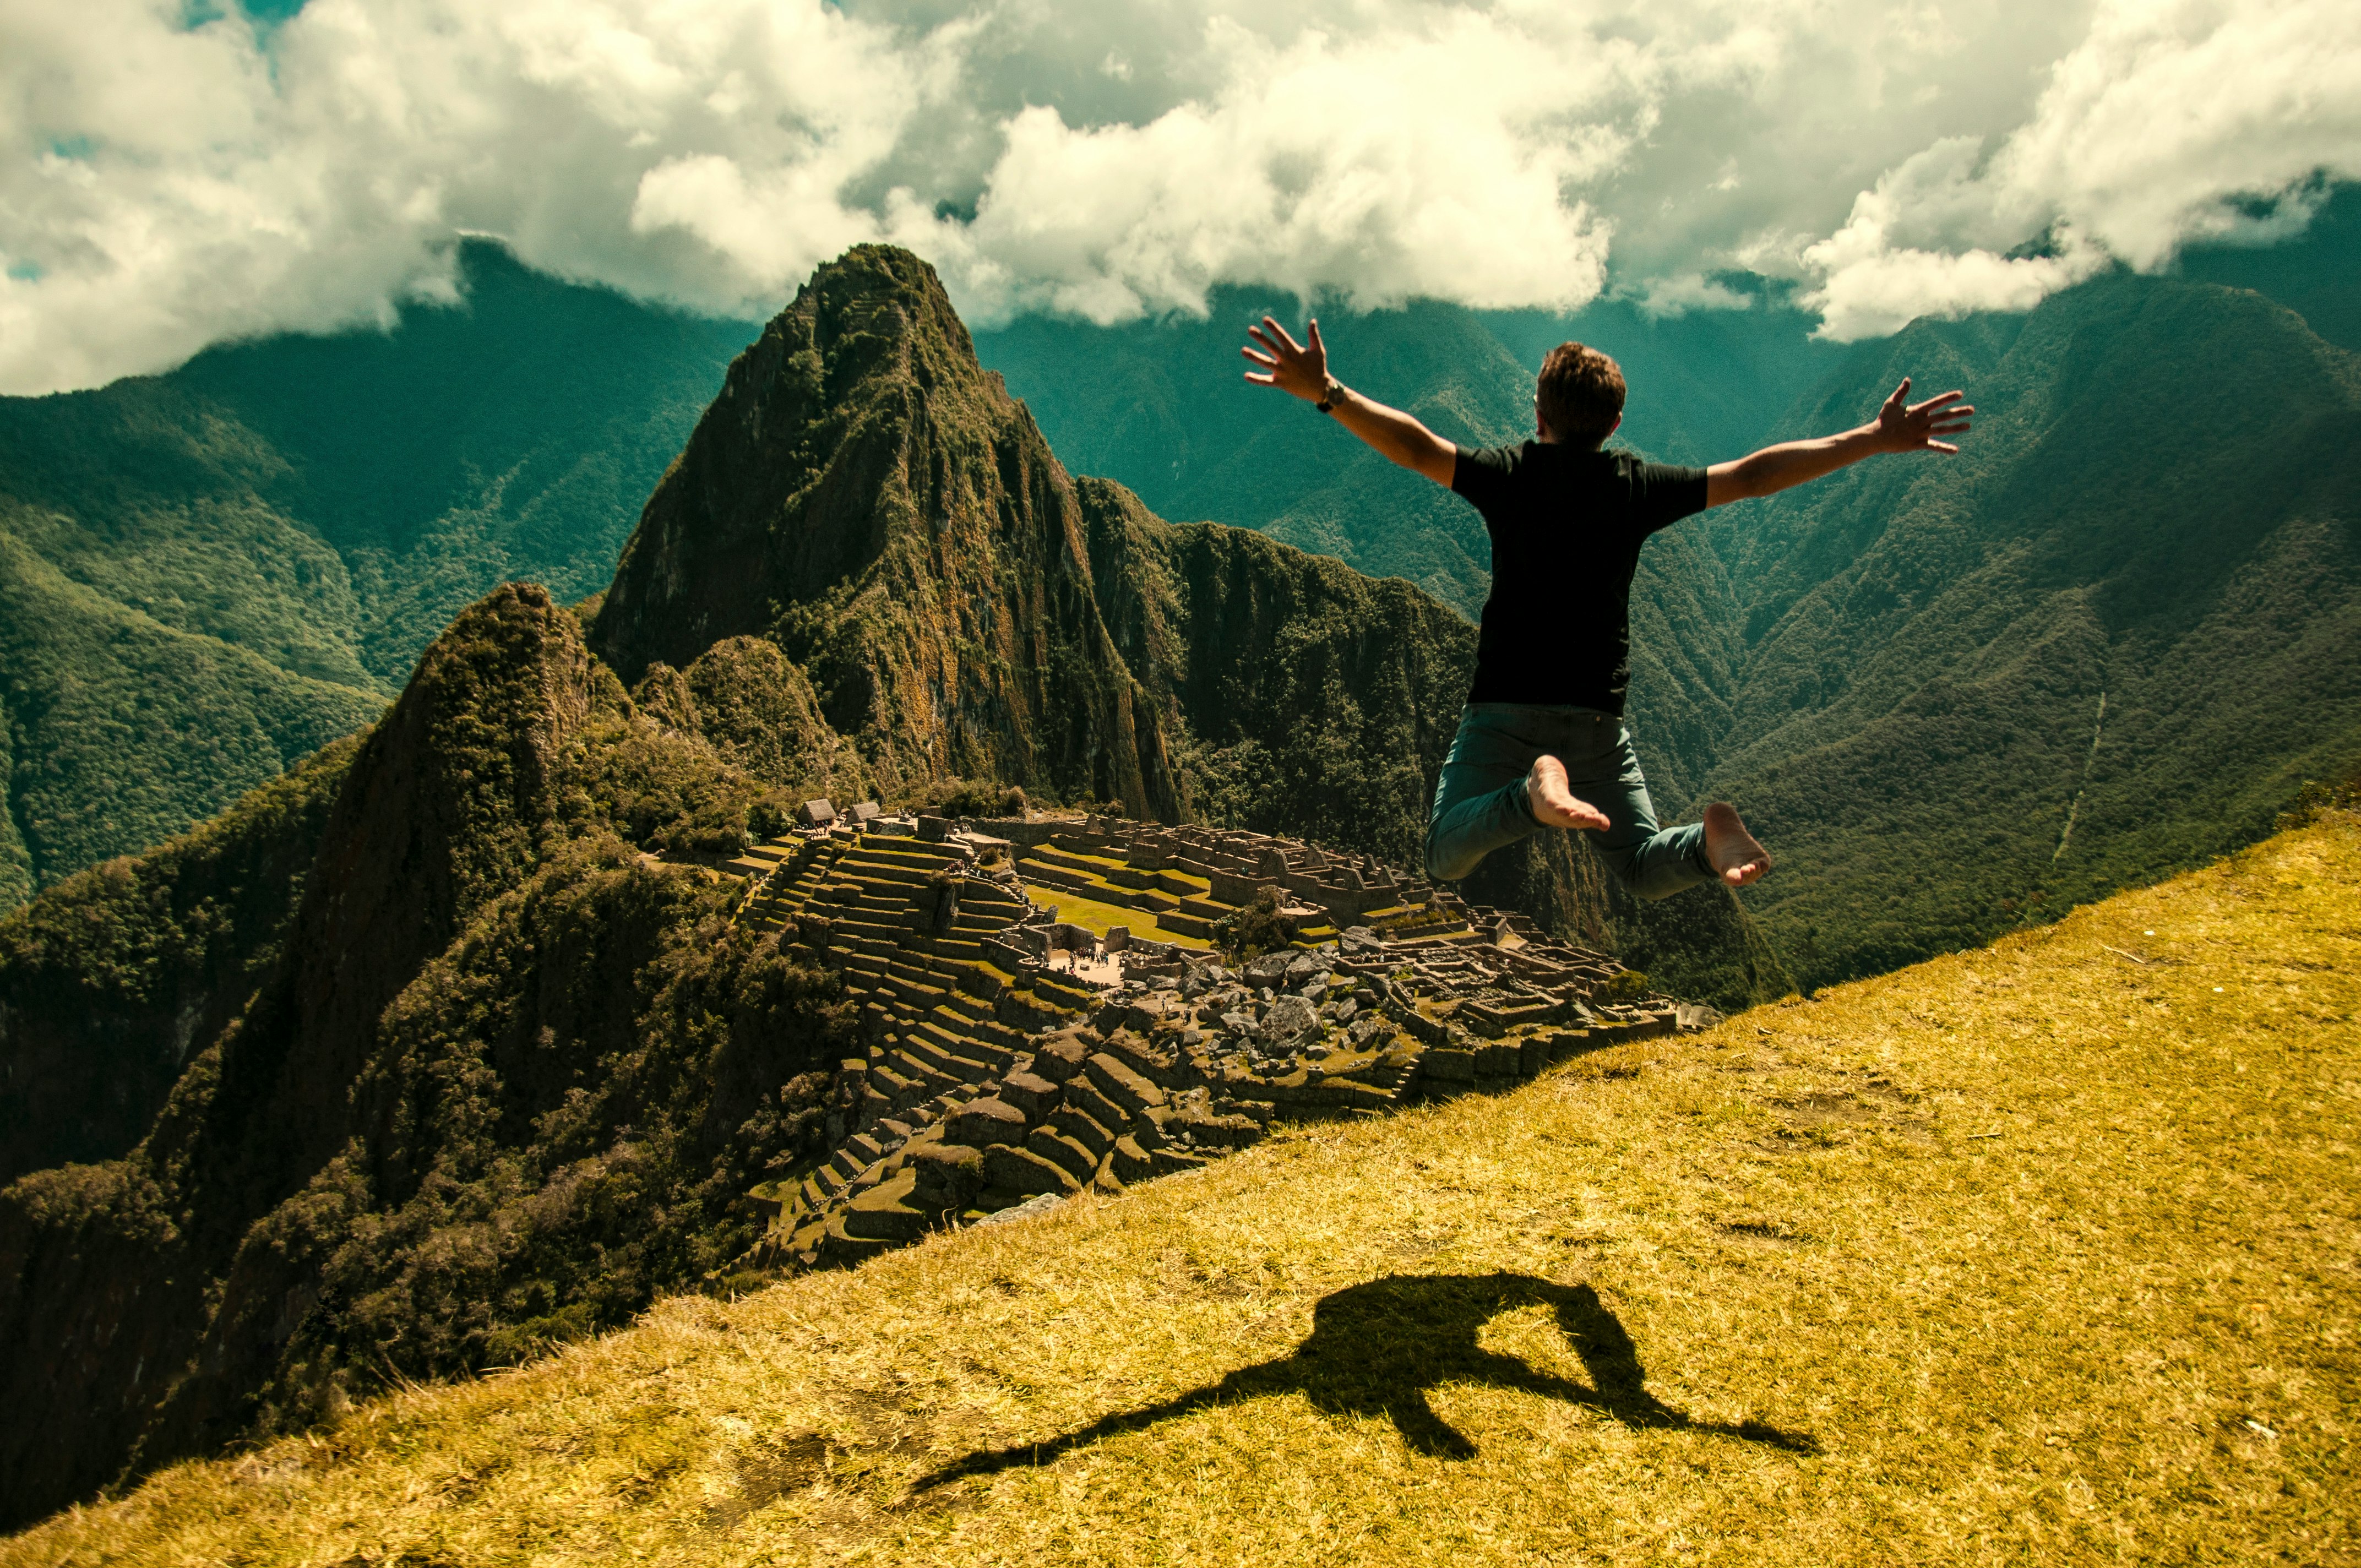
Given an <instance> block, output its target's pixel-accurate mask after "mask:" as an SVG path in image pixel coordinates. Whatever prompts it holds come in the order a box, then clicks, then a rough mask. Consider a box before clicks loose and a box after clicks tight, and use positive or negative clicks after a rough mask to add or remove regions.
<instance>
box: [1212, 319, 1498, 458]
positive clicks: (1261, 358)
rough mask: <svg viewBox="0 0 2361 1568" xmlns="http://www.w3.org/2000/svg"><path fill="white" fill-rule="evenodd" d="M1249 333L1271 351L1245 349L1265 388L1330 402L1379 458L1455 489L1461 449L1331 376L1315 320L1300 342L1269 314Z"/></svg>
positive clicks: (1252, 376) (1253, 376) (1252, 375)
mask: <svg viewBox="0 0 2361 1568" xmlns="http://www.w3.org/2000/svg"><path fill="white" fill-rule="evenodd" d="M1246 331H1247V332H1248V333H1249V334H1252V335H1253V337H1254V339H1255V341H1256V342H1257V343H1259V344H1261V345H1263V347H1264V348H1265V349H1267V350H1268V353H1257V352H1256V351H1255V350H1254V349H1253V348H1250V347H1249V348H1246V349H1242V350H1240V352H1241V353H1243V354H1244V355H1245V356H1246V357H1247V358H1248V359H1251V360H1253V361H1254V362H1255V363H1256V364H1257V365H1259V366H1262V367H1263V368H1262V369H1261V370H1259V371H1257V370H1249V371H1247V372H1246V379H1247V380H1249V381H1252V382H1254V383H1255V384H1256V385H1257V386H1260V387H1277V388H1278V389H1279V390H1280V391H1282V392H1285V393H1287V394H1288V395H1289V396H1290V397H1296V398H1301V399H1302V400H1304V401H1305V402H1307V403H1312V404H1315V405H1317V404H1319V403H1323V402H1325V403H1326V404H1327V405H1328V412H1329V415H1330V417H1331V418H1333V419H1334V420H1335V422H1337V423H1338V424H1341V425H1343V426H1344V427H1345V429H1346V430H1349V431H1351V432H1352V433H1354V434H1355V435H1356V436H1358V437H1360V439H1361V440H1362V441H1363V442H1365V443H1367V445H1368V446H1369V448H1370V449H1371V450H1372V451H1374V452H1376V453H1377V454H1378V455H1379V456H1381V457H1383V458H1385V459H1386V460H1387V461H1388V462H1389V463H1395V464H1399V465H1400V466H1402V467H1404V468H1408V469H1410V470H1411V472H1413V473H1418V474H1423V475H1425V476H1426V477H1428V478H1430V479H1432V480H1433V481H1434V482H1435V483H1436V484H1438V485H1441V486H1444V488H1449V487H1450V484H1451V480H1452V477H1453V475H1454V474H1455V472H1456V470H1457V467H1458V463H1459V449H1458V448H1457V447H1456V446H1454V445H1453V444H1451V443H1450V442H1448V441H1445V440H1444V439H1443V437H1441V436H1439V435H1437V434H1435V433H1434V432H1433V431H1431V430H1429V429H1427V428H1426V426H1425V425H1423V424H1421V423H1420V422H1418V421H1417V420H1416V419H1415V418H1413V417H1412V416H1411V415H1409V414H1406V413H1404V412H1402V411H1401V410H1400V409H1392V408H1388V407H1387V406H1386V405H1385V404H1383V403H1380V402H1378V401H1375V400H1372V399H1369V398H1365V397H1363V396H1361V394H1360V393H1358V392H1356V391H1354V390H1353V389H1351V388H1349V387H1346V386H1345V384H1344V383H1343V382H1341V381H1339V380H1337V379H1335V378H1334V377H1332V376H1330V375H1329V374H1328V348H1327V345H1325V344H1323V343H1322V342H1321V341H1320V323H1318V322H1316V321H1315V322H1313V323H1312V326H1311V330H1310V332H1309V333H1308V334H1307V335H1308V336H1309V337H1310V338H1311V340H1312V341H1311V342H1309V343H1298V342H1296V341H1295V339H1294V337H1293V336H1291V335H1290V334H1289V332H1288V330H1287V329H1286V328H1285V327H1283V326H1281V325H1279V323H1277V322H1276V321H1273V320H1272V319H1271V318H1270V317H1268V316H1265V317H1263V318H1262V325H1261V326H1258V327H1248V328H1247V329H1246Z"/></svg>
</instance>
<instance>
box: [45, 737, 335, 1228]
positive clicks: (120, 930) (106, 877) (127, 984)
mask: <svg viewBox="0 0 2361 1568" xmlns="http://www.w3.org/2000/svg"><path fill="white" fill-rule="evenodd" d="M358 746H359V742H358V741H357V740H347V741H341V742H339V743H337V744H336V745H334V746H331V747H329V748H328V749H327V750H326V751H323V752H322V753H321V754H320V755H318V756H316V757H314V758H313V759H312V760H311V761H310V762H306V763H304V764H303V765H302V766H300V767H298V768H296V769H294V770H293V771H291V772H290V773H287V774H285V775H284V776H283V777H280V778H277V779H273V780H272V781H271V782H270V783H269V784H264V785H262V786H261V787H260V788H258V789H256V790H253V791H251V792H250V793H248V794H247V795H245V796H244V797H242V798H241V799H240V800H239V801H238V802H237V803H236V805H235V806H231V807H230V809H229V810H227V811H225V812H224V813H223V814H222V815H221V816H220V817H216V818H215V819H214V820H213V821H211V822H208V823H205V824H203V826H201V827H199V828H194V829H192V831H190V832H188V833H185V834H183V835H181V837H180V838H178V839H172V840H171V841H170V842H168V843H166V844H163V845H161V846H159V848H158V849H157V850H154V851H153V852H152V853H150V854H148V855H145V856H142V857H140V858H138V859H136V860H135V859H132V858H129V857H126V858H124V859H121V860H115V861H106V862H105V863H104V864H103V865H98V866H93V868H91V869H90V870H89V871H86V872H82V873H81V874H80V875H78V876H74V877H71V878H69V879H67V880H66V881H65V882H64V883H60V885H59V886H57V887H55V888H52V889H51V890H50V891H49V894H48V895H47V896H45V897H43V898H41V899H39V900H38V901H37V902H36V903H34V904H33V905H32V906H31V907H30V908H29V909H27V911H25V912H24V914H23V915H22V916H19V917H18V918H16V919H14V920H10V921H7V922H6V923H5V924H0V1183H5V1182H7V1181H11V1180H14V1179H16V1177H18V1176H21V1175H23V1174H24V1173H25V1172H27V1171H28V1170H41V1169H45V1168H48V1167H49V1166H53V1165H63V1164H66V1163H67V1162H69V1161H75V1162H81V1163H90V1162H93V1161H97V1160H106V1159H114V1158H117V1157H120V1156H122V1155H125V1154H126V1153H128V1152H130V1150H131V1148H132V1146H134V1145H136V1144H137V1143H138V1142H139V1140H140V1138H141V1137H142V1136H143V1135H145V1134H146V1133H147V1131H148V1124H150V1123H151V1122H153V1121H154V1120H155V1117H156V1113H157V1111H158V1110H159V1109H160V1108H161V1107H162V1105H163V1102H164V1097H165V1095H166V1094H168V1093H169V1092H170V1091H171V1088H172V1084H173V1081H174V1080H176V1079H178V1078H179V1077H180V1075H181V1069H183V1068H185V1067H186V1066H187V1065H188V1063H189V1061H190V1058H192V1055H193V1054H194V1053H196V1052H198V1051H200V1050H202V1049H203V1047H205V1046H206V1045H208V1044H210V1043H211V1042H212V1041H214V1040H215V1039H218V1038H219V1037H220V1036H221V1032H222V1030H223V1029H224V1028H225V1027H226V1026H227V1025H228V1023H229V1020H230V1019H231V1018H233V1017H235V1016H236V1014H238V1012H239V1011H240V1010H241V1009H243V1008H244V1007H245V1005H246V1003H247V999H248V998H249V997H251V996H252V995H253V994H254V991H255V987H256V986H257V985H258V984H260V983H261V981H263V980H264V979H265V978H267V977H268V976H269V973H270V971H271V970H272V968H273V966H274V965H276V964H277V963H278V961H279V959H280V957H281V955H282V953H283V951H284V948H285V944H286V940H287V937H288V934H289V932H290V930H291V928H292V927H293V924H294V918H295V912H296V907H297V905H298V902H299V901H300V899H301V897H302V888H303V879H304V876H305V874H306V872H308V871H309V869H310V867H311V864H312V858H313V855H314V854H315V853H316V852H317V851H318V850H319V847H320V838H321V835H322V833H323V832H324V830H325V828H326V827H327V819H328V814H329V812H330V811H331V810H332V809H333V808H334V807H335V802H336V795H337V792H338V791H339V790H340V789H341V787H342V786H343V784H344V779H345V774H346V770H347V769H349V768H350V767H351V765H352V760H353V755H354V752H355V751H357V749H358Z"/></svg>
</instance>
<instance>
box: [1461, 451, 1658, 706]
mask: <svg viewBox="0 0 2361 1568" xmlns="http://www.w3.org/2000/svg"><path fill="white" fill-rule="evenodd" d="M1451 488H1453V489H1454V490H1456V491H1457V492H1458V493H1459V494H1460V495H1462V496H1464V497H1466V499H1468V500H1470V501H1472V502H1474V503H1475V506H1476V510H1477V511H1480V512H1482V513H1483V514H1484V526H1485V528H1486V530H1487V531H1488V532H1490V533H1491V535H1492V594H1491V597H1490V598H1488V599H1486V600H1485V601H1484V619H1483V622H1482V627H1481V630H1478V631H1477V634H1476V684H1475V685H1474V686H1473V687H1472V688H1470V689H1469V691H1468V693H1467V700H1468V701H1469V702H1526V703H1539V704H1544V705H1548V706H1553V707H1554V706H1573V707H1595V708H1598V709H1599V710H1601V711H1602V712H1606V713H1620V712H1622V711H1623V688H1624V686H1625V685H1628V684H1629V683H1630V681H1631V574H1632V573H1634V572H1636V571H1638V570H1639V568H1640V546H1641V545H1642V543H1645V542H1646V540H1647V537H1648V535H1650V534H1652V533H1653V532H1656V530H1658V529H1660V528H1666V527H1669V526H1671V525H1672V524H1674V523H1675V522H1678V521H1680V520H1681V519H1683V518H1685V517H1686V516H1688V515H1689V514H1690V513H1692V512H1699V511H1703V510H1705V470H1704V469H1702V468H1680V467H1675V466H1670V465H1668V464H1664V463H1643V462H1642V461H1641V460H1640V459H1639V458H1637V457H1634V456H1632V455H1631V454H1630V453H1628V452H1596V451H1589V450H1586V449H1584V448H1581V447H1576V446H1566V445H1563V444H1554V443H1552V444H1543V443H1542V442H1538V441H1528V442H1526V443H1524V444H1522V445H1519V446H1495V447H1492V448H1491V449H1489V450H1488V451H1483V452H1470V451H1469V450H1468V449H1467V448H1466V447H1465V446H1463V447H1461V448H1459V461H1458V463H1457V465H1456V466H1455V467H1454V469H1453V471H1452V475H1451Z"/></svg>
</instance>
